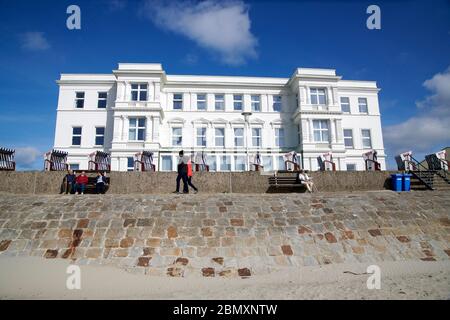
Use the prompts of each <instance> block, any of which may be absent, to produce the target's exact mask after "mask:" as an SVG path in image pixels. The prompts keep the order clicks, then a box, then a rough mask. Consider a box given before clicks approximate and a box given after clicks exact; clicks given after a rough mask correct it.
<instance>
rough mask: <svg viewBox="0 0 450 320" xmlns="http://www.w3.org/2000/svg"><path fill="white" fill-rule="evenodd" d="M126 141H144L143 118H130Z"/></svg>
mask: <svg viewBox="0 0 450 320" xmlns="http://www.w3.org/2000/svg"><path fill="white" fill-rule="evenodd" d="M129 121H130V122H129V125H130V128H129V131H128V139H129V140H131V141H144V137H145V118H130V120H129Z"/></svg>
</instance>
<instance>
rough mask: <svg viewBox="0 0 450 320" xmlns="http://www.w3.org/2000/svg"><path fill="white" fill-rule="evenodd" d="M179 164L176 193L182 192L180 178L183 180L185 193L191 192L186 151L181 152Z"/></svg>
mask: <svg viewBox="0 0 450 320" xmlns="http://www.w3.org/2000/svg"><path fill="white" fill-rule="evenodd" d="M178 155H179V159H178V166H177V172H178V175H177V189H176V190H175V192H174V193H180V180H183V193H189V189H188V177H187V160H186V159H185V157H184V151H183V150H181V151H180V152H179V153H178Z"/></svg>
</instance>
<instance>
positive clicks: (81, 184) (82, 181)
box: [76, 171, 89, 194]
mask: <svg viewBox="0 0 450 320" xmlns="http://www.w3.org/2000/svg"><path fill="white" fill-rule="evenodd" d="M88 181H89V179H88V177H87V175H86V173H85V172H84V171H82V172H81V174H80V175H79V176H78V177H77V179H76V190H77V191H78V193H79V194H84V190H85V189H86V185H87V183H88Z"/></svg>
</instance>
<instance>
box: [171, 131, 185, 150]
mask: <svg viewBox="0 0 450 320" xmlns="http://www.w3.org/2000/svg"><path fill="white" fill-rule="evenodd" d="M182 144H183V129H182V128H172V146H173V147H176V146H181V145H182Z"/></svg>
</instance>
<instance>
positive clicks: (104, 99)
mask: <svg viewBox="0 0 450 320" xmlns="http://www.w3.org/2000/svg"><path fill="white" fill-rule="evenodd" d="M103 93H104V94H105V95H106V97H105V98H101V97H100V95H101V94H103ZM97 98H98V100H97V108H98V109H106V108H107V107H108V92H106V91H99V92H98V94H97ZM100 101H105V106H104V107H100Z"/></svg>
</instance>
